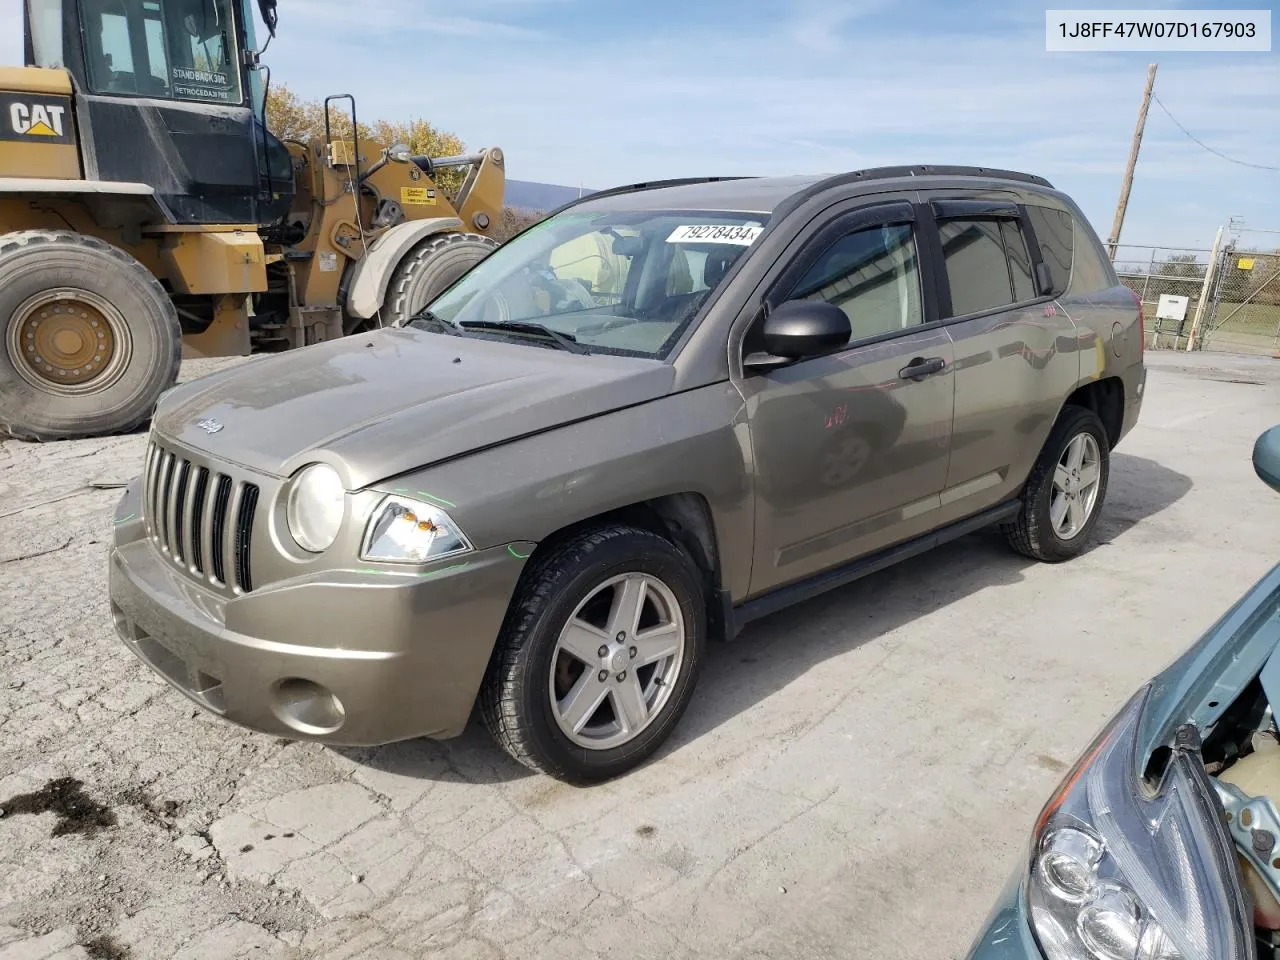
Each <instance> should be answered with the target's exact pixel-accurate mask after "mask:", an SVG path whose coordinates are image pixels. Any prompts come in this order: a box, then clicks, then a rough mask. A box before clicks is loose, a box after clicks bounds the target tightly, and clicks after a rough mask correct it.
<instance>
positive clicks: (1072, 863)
mask: <svg viewBox="0 0 1280 960" xmlns="http://www.w3.org/2000/svg"><path fill="white" fill-rule="evenodd" d="M1145 703H1146V690H1145V689H1144V691H1143V692H1142V693H1140V694H1139V695H1137V696H1136V697H1134V699H1133V700H1131V701H1130V702H1129V704H1128V705H1127V706H1126V707H1125V709H1124V710H1123V711H1121V713H1120V714H1119V715H1118V716H1117V717H1116V718H1115V720H1113V721H1112V723H1111V724H1109V725H1108V727H1107V728H1106V729H1105V730H1104V731H1103V732H1102V733H1101V734H1100V735H1099V736H1098V739H1097V740H1096V741H1095V742H1094V745H1093V747H1092V748H1091V749H1090V750H1089V752H1088V753H1087V754H1086V755H1085V757H1084V758H1083V759H1082V760H1081V761H1080V762H1079V763H1077V764H1076V766H1075V767H1074V768H1073V770H1072V771H1071V773H1069V774H1068V775H1067V777H1066V779H1065V780H1064V781H1063V783H1062V785H1061V786H1060V787H1059V789H1058V792H1057V794H1056V795H1055V796H1054V798H1053V799H1052V800H1050V801H1049V803H1048V804H1047V805H1046V806H1045V809H1044V811H1043V812H1042V813H1041V815H1040V819H1039V821H1038V822H1037V829H1036V836H1035V842H1034V844H1033V849H1032V858H1031V868H1030V877H1029V880H1028V884H1027V898H1028V902H1029V906H1030V909H1031V918H1032V926H1033V928H1034V930H1035V934H1036V939H1037V940H1039V942H1040V945H1041V948H1042V949H1043V950H1044V953H1045V955H1046V956H1047V957H1048V958H1049V960H1201V958H1208V957H1214V958H1219V957H1221V958H1223V960H1227V958H1245V957H1248V956H1251V954H1250V953H1249V952H1247V951H1248V946H1249V944H1250V942H1251V940H1250V936H1251V933H1250V930H1251V926H1250V920H1249V915H1248V912H1247V908H1246V907H1245V906H1244V900H1243V897H1242V895H1241V891H1240V885H1239V875H1238V869H1239V868H1238V867H1237V866H1236V860H1235V854H1234V850H1233V847H1232V845H1231V841H1230V838H1228V837H1227V836H1226V834H1225V832H1224V831H1223V829H1222V826H1221V820H1222V816H1223V814H1222V810H1221V807H1220V806H1219V804H1218V801H1217V799H1216V797H1215V796H1214V794H1213V788H1212V785H1211V783H1210V781H1209V778H1208V775H1207V774H1206V773H1205V772H1204V766H1203V761H1202V759H1201V756H1200V750H1199V742H1198V738H1197V737H1196V736H1195V735H1194V731H1191V728H1187V731H1191V735H1190V737H1189V738H1188V737H1187V735H1186V732H1180V738H1179V740H1178V743H1177V744H1175V746H1174V748H1173V751H1172V753H1171V755H1170V759H1169V761H1168V764H1167V767H1166V769H1165V772H1164V775H1163V777H1162V779H1161V782H1160V784H1159V786H1158V788H1155V789H1154V790H1152V789H1151V788H1149V787H1148V786H1147V785H1146V784H1145V783H1144V781H1143V779H1142V769H1141V766H1140V763H1141V759H1142V758H1141V757H1140V756H1139V750H1138V747H1137V739H1138V728H1139V723H1138V721H1139V718H1140V717H1141V715H1142V708H1143V705H1144V704H1145Z"/></svg>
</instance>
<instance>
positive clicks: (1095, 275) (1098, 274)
mask: <svg viewBox="0 0 1280 960" xmlns="http://www.w3.org/2000/svg"><path fill="white" fill-rule="evenodd" d="M1071 221H1072V224H1073V226H1074V230H1073V233H1074V235H1075V243H1074V247H1075V256H1074V259H1073V262H1072V265H1071V284H1070V286H1069V287H1068V288H1067V292H1068V293H1071V294H1089V293H1095V292H1097V291H1099V290H1110V289H1111V288H1112V287H1114V286H1116V285H1118V284H1119V282H1120V281H1119V279H1118V278H1117V277H1116V275H1115V271H1114V270H1112V269H1111V264H1110V262H1109V261H1108V260H1107V259H1106V258H1105V257H1104V256H1103V255H1102V250H1101V249H1100V248H1099V246H1098V242H1097V239H1096V238H1095V236H1094V234H1093V231H1092V230H1091V229H1090V228H1089V226H1088V224H1085V223H1081V222H1080V220H1079V218H1077V217H1072V218H1071Z"/></svg>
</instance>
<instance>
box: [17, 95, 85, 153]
mask: <svg viewBox="0 0 1280 960" xmlns="http://www.w3.org/2000/svg"><path fill="white" fill-rule="evenodd" d="M6 101H7V102H6ZM0 140H18V141H26V142H27V143H30V142H32V141H35V142H42V143H72V142H73V140H72V131H71V101H70V100H69V99H65V100H63V99H61V98H59V99H44V98H42V99H40V100H29V99H26V98H23V97H17V96H13V95H9V96H7V97H2V98H0Z"/></svg>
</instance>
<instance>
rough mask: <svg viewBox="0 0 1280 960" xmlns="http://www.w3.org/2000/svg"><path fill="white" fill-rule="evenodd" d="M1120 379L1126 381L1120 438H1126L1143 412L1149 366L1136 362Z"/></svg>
mask: <svg viewBox="0 0 1280 960" xmlns="http://www.w3.org/2000/svg"><path fill="white" fill-rule="evenodd" d="M1120 379H1121V381H1122V382H1123V383H1124V420H1123V421H1122V423H1121V425H1120V439H1124V437H1125V435H1126V434H1128V432H1129V431H1130V430H1132V429H1133V428H1134V426H1135V425H1136V424H1137V422H1138V416H1139V415H1140V414H1141V413H1142V401H1143V399H1144V398H1145V396H1146V392H1147V368H1146V366H1145V365H1144V364H1142V363H1135V364H1133V366H1131V367H1129V369H1127V370H1125V371H1124V373H1122V374H1121V375H1120ZM1117 442H1119V441H1117Z"/></svg>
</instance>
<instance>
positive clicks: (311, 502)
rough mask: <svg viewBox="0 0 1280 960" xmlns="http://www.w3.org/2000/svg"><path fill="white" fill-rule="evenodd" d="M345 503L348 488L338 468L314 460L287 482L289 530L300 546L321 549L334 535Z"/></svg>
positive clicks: (345, 505)
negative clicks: (339, 474) (343, 482)
mask: <svg viewBox="0 0 1280 960" xmlns="http://www.w3.org/2000/svg"><path fill="white" fill-rule="evenodd" d="M346 507H347V492H346V490H345V489H343V486H342V478H341V477H340V476H338V471H337V470H335V469H333V467H331V466H329V465H328V464H324V463H313V464H312V465H311V466H309V467H305V468H304V469H303V470H302V471H301V472H300V473H298V474H296V475H295V476H294V478H293V480H291V481H290V483H289V492H288V496H287V498H286V500H285V520H286V521H287V522H288V524H289V534H290V535H291V536H292V537H293V539H294V540H295V541H297V544H298V546H300V547H301V548H302V549H303V550H306V551H308V552H310V553H323V552H324V551H325V550H328V549H329V547H331V546H332V545H333V541H334V540H335V539H337V536H338V530H339V529H341V527H342V517H343V514H344V513H345V512H346Z"/></svg>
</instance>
